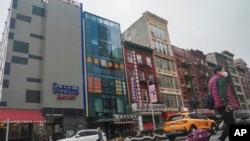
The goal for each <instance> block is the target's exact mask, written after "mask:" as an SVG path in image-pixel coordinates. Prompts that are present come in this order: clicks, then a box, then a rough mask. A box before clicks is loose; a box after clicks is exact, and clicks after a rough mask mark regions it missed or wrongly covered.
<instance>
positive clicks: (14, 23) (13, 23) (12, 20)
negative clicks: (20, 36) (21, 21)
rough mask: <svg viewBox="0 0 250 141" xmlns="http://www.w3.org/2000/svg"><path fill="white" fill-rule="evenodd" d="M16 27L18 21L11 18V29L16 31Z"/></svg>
mask: <svg viewBox="0 0 250 141" xmlns="http://www.w3.org/2000/svg"><path fill="white" fill-rule="evenodd" d="M15 26H16V19H13V18H11V19H10V28H12V29H15Z"/></svg>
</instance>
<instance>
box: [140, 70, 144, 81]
mask: <svg viewBox="0 0 250 141" xmlns="http://www.w3.org/2000/svg"><path fill="white" fill-rule="evenodd" d="M139 79H140V81H145V76H144V72H142V71H140V72H139Z"/></svg>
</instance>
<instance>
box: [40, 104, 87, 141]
mask: <svg viewBox="0 0 250 141" xmlns="http://www.w3.org/2000/svg"><path fill="white" fill-rule="evenodd" d="M42 113H43V115H44V117H45V119H46V124H45V131H46V137H49V136H52V139H53V140H58V139H61V138H65V137H68V136H69V135H71V134H74V133H76V131H77V130H81V129H85V128H86V120H85V110H84V109H72V108H43V109H42Z"/></svg>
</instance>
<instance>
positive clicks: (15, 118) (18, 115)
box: [0, 109, 45, 123]
mask: <svg viewBox="0 0 250 141" xmlns="http://www.w3.org/2000/svg"><path fill="white" fill-rule="evenodd" d="M7 119H9V120H10V123H44V122H45V119H44V117H43V115H42V112H41V111H40V110H21V109H0V121H3V122H6V121H7Z"/></svg>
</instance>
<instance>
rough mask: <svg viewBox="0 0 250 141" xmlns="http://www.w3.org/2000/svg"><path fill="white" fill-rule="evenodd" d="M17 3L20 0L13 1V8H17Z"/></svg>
mask: <svg viewBox="0 0 250 141" xmlns="http://www.w3.org/2000/svg"><path fill="white" fill-rule="evenodd" d="M17 5H18V0H13V2H12V8H13V9H17Z"/></svg>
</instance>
